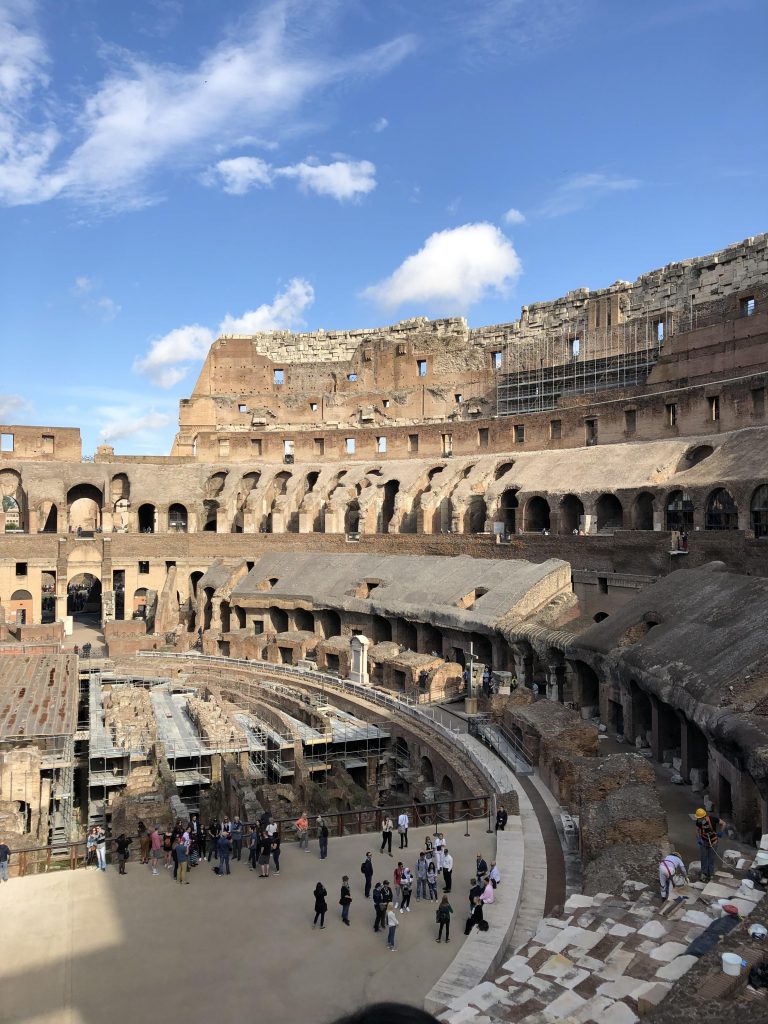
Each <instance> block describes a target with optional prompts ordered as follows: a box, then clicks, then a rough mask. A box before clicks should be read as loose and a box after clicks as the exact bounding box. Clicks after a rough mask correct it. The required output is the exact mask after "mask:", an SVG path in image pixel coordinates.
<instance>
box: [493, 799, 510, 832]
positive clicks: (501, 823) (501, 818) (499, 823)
mask: <svg viewBox="0 0 768 1024" xmlns="http://www.w3.org/2000/svg"><path fill="white" fill-rule="evenodd" d="M507 819H508V815H507V812H506V811H505V810H504V807H503V805H502V806H500V807H499V809H498V811H496V831H497V832H503V831H504V829H505V828H506V826H507Z"/></svg>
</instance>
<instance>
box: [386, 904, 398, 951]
mask: <svg viewBox="0 0 768 1024" xmlns="http://www.w3.org/2000/svg"><path fill="white" fill-rule="evenodd" d="M397 924H398V921H397V914H396V913H395V908H394V907H393V906H392V904H391V903H388V904H387V947H388V948H389V950H390V951H391V952H392V953H394V952H395V949H396V947H395V932H396V931H397Z"/></svg>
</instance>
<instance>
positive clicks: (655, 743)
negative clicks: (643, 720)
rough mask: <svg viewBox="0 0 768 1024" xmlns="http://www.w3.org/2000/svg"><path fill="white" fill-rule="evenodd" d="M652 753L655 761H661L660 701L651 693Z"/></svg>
mask: <svg viewBox="0 0 768 1024" xmlns="http://www.w3.org/2000/svg"><path fill="white" fill-rule="evenodd" d="M651 754H652V756H653V759H654V761H661V760H662V756H661V723H660V721H659V701H658V698H657V697H655V696H654V695H653V694H651Z"/></svg>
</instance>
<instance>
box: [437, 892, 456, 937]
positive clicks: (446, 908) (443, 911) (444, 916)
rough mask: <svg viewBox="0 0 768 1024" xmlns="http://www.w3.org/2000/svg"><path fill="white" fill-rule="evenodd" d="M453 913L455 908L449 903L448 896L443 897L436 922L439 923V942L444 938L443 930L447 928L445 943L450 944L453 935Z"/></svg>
mask: <svg viewBox="0 0 768 1024" xmlns="http://www.w3.org/2000/svg"><path fill="white" fill-rule="evenodd" d="M452 913H453V907H452V906H451V904H450V903H449V901H448V897H447V896H443V898H442V900H441V901H440V906H439V907H438V908H437V910H436V911H435V921H436V922H437V925H438V929H437V940H436V941H437V942H440V940H441V939H442V937H443V928H445V941H446V942H448V939H449V937H450V933H451V914H452Z"/></svg>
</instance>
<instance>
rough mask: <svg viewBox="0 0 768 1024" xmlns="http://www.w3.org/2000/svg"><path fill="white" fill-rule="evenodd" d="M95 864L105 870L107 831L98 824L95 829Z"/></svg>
mask: <svg viewBox="0 0 768 1024" xmlns="http://www.w3.org/2000/svg"><path fill="white" fill-rule="evenodd" d="M96 864H97V866H98V867H99V868H100V869H101V870H102V871H106V870H107V833H106V832H105V831H104V829H103V828H102V827H101V825H99V826H98V827H97V829H96Z"/></svg>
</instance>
